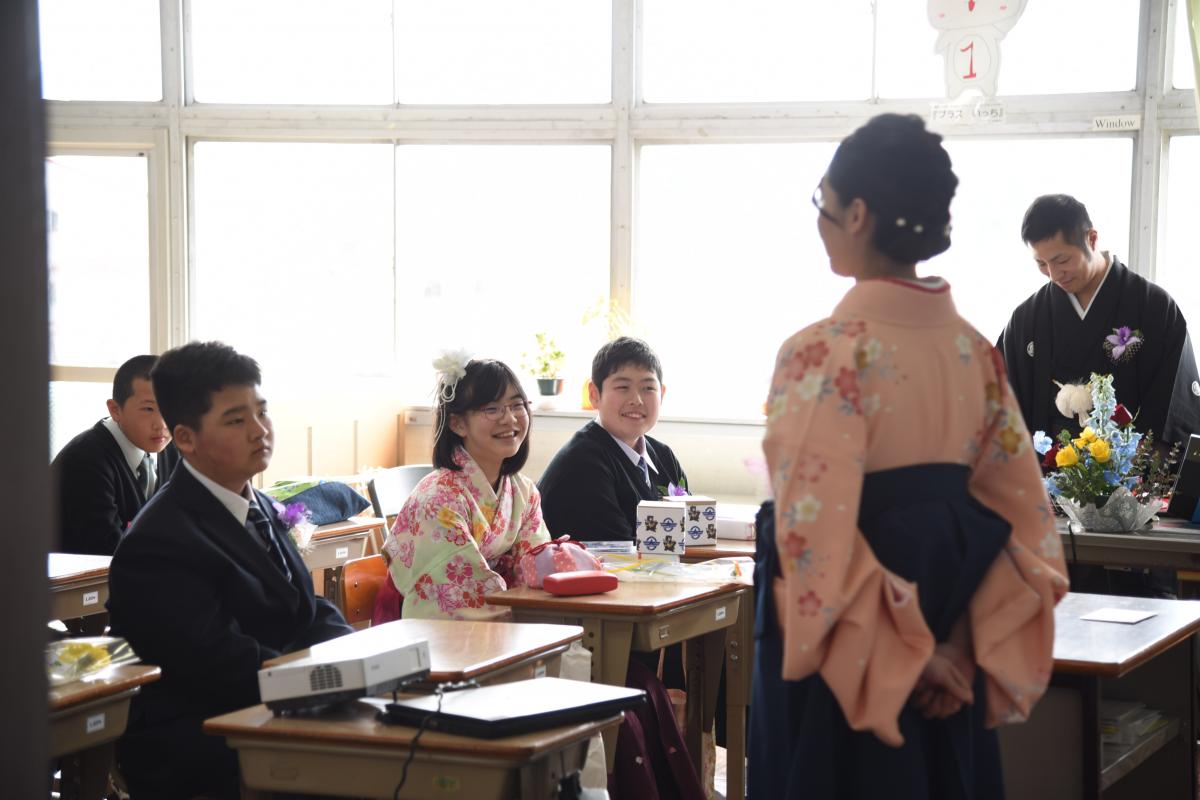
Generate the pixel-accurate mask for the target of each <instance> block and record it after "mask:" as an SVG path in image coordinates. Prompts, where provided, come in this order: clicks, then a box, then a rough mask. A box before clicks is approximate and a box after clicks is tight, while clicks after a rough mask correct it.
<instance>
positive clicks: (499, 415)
mask: <svg viewBox="0 0 1200 800" xmlns="http://www.w3.org/2000/svg"><path fill="white" fill-rule="evenodd" d="M479 413H480V414H482V415H483V418H484V419H486V420H488V421H489V422H496V421H497V420H500V419H503V418H504V417H506V416H507V415H509V414H512V415H513V416H514V417H516V418H517V419H524V418H525V417H528V416H529V401H528V400H518V401H517V402H515V403H509V404H507V405H503V404H496V405H490V406H484V407H483V408H481V409H479Z"/></svg>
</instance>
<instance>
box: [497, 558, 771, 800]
mask: <svg viewBox="0 0 1200 800" xmlns="http://www.w3.org/2000/svg"><path fill="white" fill-rule="evenodd" d="M486 599H487V601H488V602H489V603H493V604H495V605H502V606H509V607H511V608H512V611H513V617H514V619H516V620H517V621H518V622H563V623H569V624H576V625H581V626H582V627H583V630H584V638H583V643H584V647H586V648H587V649H588V650H590V651H591V652H592V680H593V681H596V682H599V683H607V684H610V685H612V686H624V685H625V673H626V670H627V669H628V666H629V653H630V651H631V650H638V651H643V652H654V651H657V650H661V649H662V648H664V647H667V646H669V645H672V644H676V643H677V642H682V641H687V642H688V647H687V682H688V685H687V692H688V704H687V745H688V750H689V751H690V753H691V756H692V761H693V762H694V763H695V765H696V771H697V773H699V772H700V764H701V759H702V757H703V751H702V747H701V737H702V734H703V732H704V731H705V730H711V729H712V722H713V713H714V711H715V710H716V708H715V707H716V697H717V687H718V682H719V680H720V672H721V671H720V664H721V659H722V657H725V658H726V663H727V664H728V663H729V660H728V655H727V650H726V633H727V629H728V628H730V627H732V626H734V625H735V624H736V623H737V621H738V619H739V618H741V617H743V616H752V615H753V611H752V609H753V603H752V600H751V598H750V590H749V588H748V587H746V586H744V585H742V584H723V585H707V584H692V583H666V582H651V581H647V582H632V581H629V582H622V583H621V584H620V585H619V586H618V587H617V588H616V589H615V590H613V591H611V592H607V593H605V594H598V595H583V596H579V597H555V596H554V595H551V594H550V593H548V592H545V591H543V590H541V589H532V588H530V587H528V586H521V587H517V588H515V589H509V590H508V591H505V592H497V593H495V594H489V595H487V597H486ZM743 608H744V609H745V610H746V614H745V615H743V614H742V613H741V610H742V609H743ZM739 647H741V645H740V644H739ZM745 665H746V661H745V659H740V658H739V661H738V663H737V664H736V669H739V670H743V671H744V670H745V669H746V666H745ZM742 677H743V675H742V673H740V672H739V673H736V678H737V680H738V681H739V688H740V685H741V680H742ZM744 677H745V680H746V682H747V683H746V685H747V686H748V681H749V675H748V674H746V675H745V676H744ZM730 680H731V681H732V680H733V678H731V679H730ZM740 695H741V692H740V691H727V692H726V696H727V698H730V700H729V713H730V716H729V728H730V730H731V731H733V730H734V729H739V730H742V731H744V730H745V725H744V724H740V725H739V723H738V720H740V719H744V717H742V716H741V715H742V714H744V713H745V705H744V700H743V699H742V698H741V697H739V696H740ZM739 702H741V703H742V704H741V705H740V706H739V705H737V703H739ZM740 739H741V737H740V736H736V737H735V736H731V738H730V742H729V745H730V746H729V763H730V764H738V765H740V764H741V763H743V762H744V760H745V756H746V752H745V743H744V742H742V741H739V740H740ZM604 746H605V756H606V758H607V759H608V768H609V771H610V772H611V771H612V765H613V758H614V757H615V755H616V729H615V728H614V729H611V730H609V731H608V732H606V733H605V735H604ZM740 771H741V770H738V771H737V772H740ZM737 777H738V776H737V774H736V773H735V771H734V770H730V774H729V783H728V795H729V796H730V797H742V796H744V794H745V786H744V783H743V784H742V785H738V783H737V782H736V780H737Z"/></svg>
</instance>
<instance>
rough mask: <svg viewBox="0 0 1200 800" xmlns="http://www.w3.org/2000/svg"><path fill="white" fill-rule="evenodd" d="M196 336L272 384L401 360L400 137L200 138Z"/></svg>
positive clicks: (380, 367) (378, 369)
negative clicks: (397, 265) (395, 207)
mask: <svg viewBox="0 0 1200 800" xmlns="http://www.w3.org/2000/svg"><path fill="white" fill-rule="evenodd" d="M194 150H195V155H194V175H195V177H194V179H193V180H194V187H195V188H194V196H195V229H194V237H193V242H194V245H193V264H194V278H193V287H194V288H193V296H192V326H191V333H192V335H193V337H196V338H202V339H222V340H224V341H226V342H228V343H229V344H231V345H233V346H234V347H236V348H237V349H238V350H240V351H243V352H246V353H249V354H250V355H252V356H254V357H255V358H257V359H258V360H259V361H260V362H262V363H263V365H264V367H266V368H268V369H267V371H268V372H270V373H271V376H270V380H271V383H272V384H273V385H279V384H281V383H292V384H297V383H299V384H326V383H328V382H330V381H335V382H336V380H337V379H338V378H340V377H343V376H345V375H361V374H378V373H389V372H390V371H391V369H392V355H393V337H394V334H393V321H394V317H395V312H394V300H393V298H394V285H393V279H392V146H391V145H388V144H296V143H287V144H276V143H248V142H200V143H197V144H196V146H195V148H194Z"/></svg>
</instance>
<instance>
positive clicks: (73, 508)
mask: <svg viewBox="0 0 1200 800" xmlns="http://www.w3.org/2000/svg"><path fill="white" fill-rule="evenodd" d="M157 361H158V357H157V356H152V355H143V356H134V357H133V358H131V359H129V360H128V361H126V362H125V363H124V364H122V365H121V366H120V367H119V368H118V369H117V372H116V375H115V376H114V377H113V386H112V397H111V398H110V399H109V400H108V403H107V405H108V414H109V416H108V417H107V418H106V419H102V420H100V421H99V422H97V423H96V424H95V425H93V426H92V427H91V428H88V429H87V430H86V431H84V432H83V433H81V434H79V435H78V436H76V437H75V438H74V439H72V440H71V441H70V442H68V443H67V445H66V446H65V447H63V449H62V450H61V451H59V453H58V455H57V456H55V458H54V461H53V463H52V464H51V471H52V472H53V474H54V477H55V480H56V482H57V484H58V496H59V516H58V521H59V536H60V543H59V546H58V549H59V550H61V551H62V552H64V553H89V554H93V555H107V556H111V555H112V554H113V551H114V550H116V549H117V542H119V541H121V537H122V536H123V535H124V534H125V531H126V530H128V528H129V525H130V523H131V522H133V518H134V517H136V516H137V513H138V512H139V511H141V510H142V507H143V506H144V505H146V502H147V501H148V500H149V499H150V497H151V496H152V495H153V494H154V493H155V491H157V490H158V488H159V487H161V486H163V485H164V484H165V483H166V482H167V479H168V477H169V476H170V474H171V470H172V468H173V467H174V466H175V464H176V463H177V462H178V460H179V454H178V453H177V452H176V451H175V449H174V448H170V449H167V446H168V444H169V443H170V441H171V435H170V432H169V431H168V430H167V424H166V423H165V422H164V421H163V418H162V414H160V413H159V411H158V403H157V401H156V399H155V397H154V387H153V386H152V385H151V384H150V370H151V369H152V368H153V367H154V364H155V362H157Z"/></svg>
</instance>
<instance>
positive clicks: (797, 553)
mask: <svg viewBox="0 0 1200 800" xmlns="http://www.w3.org/2000/svg"><path fill="white" fill-rule="evenodd" d="M763 449H764V451H765V452H766V457H767V464H768V467H769V470H770V475H771V481H772V485H773V487H774V492H775V498H776V519H775V525H776V539H775V541H776V542H777V545H778V549H779V558H780V563H781V568H782V572H783V577H782V578H777V579H776V586H775V587H774V588H775V597H776V603H777V608H778V609H779V616H780V625H781V627H782V628H783V637H784V638H783V641H784V650H783V653H784V655H783V677H784V678H785V679H790V680H798V679H801V678H804V677H807V676H809V675H811V674H813V673H817V672H819V673H820V675H821V677H822V678H823V679H824V681H825V682H826V683H827V684H828V686H829V688H830V690H831V691H832V692H833V694H834V696H835V697H836V698H837V701H838V703H839V705H840V706H841V708H842V711H843V712H844V714H845V716H846V719H847V721H848V722H849V724H850V726H851V727H852V728H854V729H855V730H869V731H872V732H874V733H875V734H876V735H877V736H879V738H881V739H883V740H884V741H885V742H889V743H891V744H899V743H900V741H901V740H902V739H901V736H900V732H899V728H898V727H897V716H898V714H899V712H900V710H901V708H902V707H903V705H904V703H905V702H907V700H908V699H909V695H910V694H911V693H912V690H913V686H914V684H915V683H916V681H917V678H918V677H919V676H920V674H921V672H922V669H923V668H924V666H925V663H926V662H927V661H928V659H929V657H930V654H931V652H932V650H933V646H934V641H933V637H932V635H931V633H930V631H929V628H928V627H927V625H926V622H925V620H924V618H923V616H922V613H921V610H920V607H919V605H918V603H917V602H916V593H917V592H920V590H921V587H920V586H917V585H915V584H911V583H908V582H907V581H905V580H903V579H902V578H900V577H898V576H897V575H895V574H893V573H891V572H889V571H888V570H887V569H885V568H884V567H883V566H882V565H881V564H880V563H879V561H878V560H877V559H876V557H875V555H874V553H873V552H872V551H871V548H870V546H869V545H868V544H867V542H866V540H865V539H864V538H863V535H862V533H861V531H860V530H859V529H858V523H857V516H858V511H859V499H860V494H861V490H862V484H863V476H864V474H866V473H871V472H876V471H880V470H888V469H892V468H898V467H905V466H912V465H919V464H937V463H949V464H961V465H966V466H967V467H969V468H970V481H969V485H968V488H969V492H970V494H971V495H972V496H973V497H974V498H975V499H976V500H977V501H979V502H980V503H982V504H983V505H985V506H987V507H988V508H990V509H991V510H992V511H994V512H995V513H996V514H998V515H999V516H1000V517H1002V518H1003V519H1004V520H1006V521H1007V522H1008V523H1009V524H1011V526H1012V533H1011V538H1010V539H1009V542H1008V545H1007V547H1006V548H1005V549H1004V550H1003V551H1002V552H1001V554H1000V555H999V556H998V557H997V558H996V560H995V561H994V562H993V563H992V565H991V567H990V568H989V569H988V571H987V573H986V574H985V576H984V579H983V581H982V582H981V583H980V584H979V586H978V588H977V589H976V591H975V594H974V596H973V597H972V598H971V600H970V604H969V608H968V612H967V616H968V620H969V623H970V631H971V636H972V641H973V644H974V651H975V660H976V662H977V664H978V665H979V667H980V668H982V670H983V671H984V673H985V676H986V687H987V691H986V694H987V697H986V702H987V709H988V714H987V722H988V725H989V726H994V725H997V724H999V723H1002V722H1006V721H1019V720H1022V719H1024V718H1025V717H1026V716H1028V714H1029V712H1030V710H1031V709H1032V707H1033V704H1034V703H1035V702H1036V701H1037V700H1038V698H1039V697H1041V695H1042V693H1043V692H1044V691H1045V688H1046V684H1047V682H1048V681H1049V678H1050V671H1051V666H1052V650H1053V643H1054V605H1055V603H1057V602H1058V600H1059V599H1060V598H1061V597H1062V596H1063V594H1064V593H1065V592H1066V591H1067V581H1066V579H1065V578H1064V576H1065V575H1066V569H1065V565H1064V563H1063V556H1062V547H1061V544H1060V541H1059V538H1058V534H1057V533H1056V532H1055V527H1054V516H1053V514H1052V512H1051V507H1050V503H1049V499H1048V497H1047V495H1046V491H1045V488H1044V486H1043V484H1042V478H1041V472H1040V470H1039V467H1038V462H1037V457H1036V455H1035V454H1034V452H1033V450H1032V447H1031V442H1030V437H1029V435H1028V433H1027V432H1026V430H1025V425H1024V423H1023V421H1022V418H1021V412H1020V410H1019V408H1018V406H1017V404H1016V402H1015V400H1014V398H1013V395H1012V391H1011V389H1010V388H1009V385H1008V382H1007V379H1006V378H1005V374H1004V368H1003V362H1002V361H1001V359H1000V357H999V355H998V353H997V351H996V350H995V348H993V347H992V345H991V344H990V343H989V342H988V341H987V340H986V339H984V338H983V337H982V336H981V335H980V334H979V333H978V332H977V331H976V330H975V329H974V328H972V327H971V325H970V324H969V323H967V322H966V321H965V320H963V319H962V318H961V317H960V316H958V313H957V311H956V310H955V308H954V303H953V301H952V300H951V298H950V293H949V286H947V285H946V284H945V283H944V282H942V283H941V284H940V286H939V288H936V289H932V288H928V285H927V284H923V283H920V282H917V283H909V282H904V281H895V280H871V281H861V282H859V283H858V284H857V285H855V287H854V288H852V289H851V290H850V291H849V292H848V293H847V294H846V296H845V298H844V299H843V300H842V302H841V303H840V304H839V305H838V306H837V308H836V309H835V310H834V313H833V315H832V316H831V317H830V318H828V319H825V320H822V321H820V322H818V323H816V324H814V325H811V326H809V327H808V328H806V329H804V330H803V331H801V332H799V333H797V334H796V335H794V336H792V337H791V338H790V339H788V340H787V341H786V342H785V343H784V344H783V347H782V348H781V349H780V351H779V356H778V358H777V361H776V366H775V375H774V378H773V380H772V384H771V390H770V396H769V399H768V420H767V433H766V439H765V441H764V443H763ZM976 702H980V698H977V699H976Z"/></svg>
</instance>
